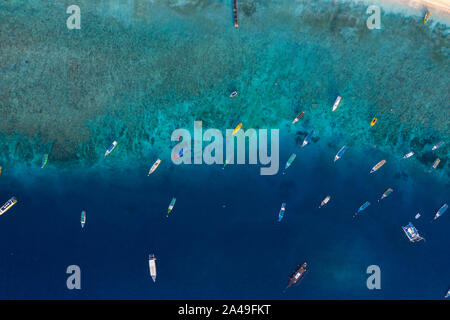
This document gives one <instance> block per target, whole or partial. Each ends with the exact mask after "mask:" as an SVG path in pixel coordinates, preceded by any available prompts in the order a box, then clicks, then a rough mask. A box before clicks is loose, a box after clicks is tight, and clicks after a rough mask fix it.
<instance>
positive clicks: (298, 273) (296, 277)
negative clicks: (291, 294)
mask: <svg viewBox="0 0 450 320" xmlns="http://www.w3.org/2000/svg"><path fill="white" fill-rule="evenodd" d="M307 265H308V264H307V263H306V262H304V263H303V264H302V265H301V266H299V268H298V269H297V270H295V271H294V273H293V274H292V275H291V276H290V278H289V283H288V285H287V286H286V288H285V289H284V290H286V289H287V288H289V287H290V286H292V285H294V284H296V283H297V282H299V281H300V280H301V279H303V277H304V275H305V274H306V272H307V270H306V267H307Z"/></svg>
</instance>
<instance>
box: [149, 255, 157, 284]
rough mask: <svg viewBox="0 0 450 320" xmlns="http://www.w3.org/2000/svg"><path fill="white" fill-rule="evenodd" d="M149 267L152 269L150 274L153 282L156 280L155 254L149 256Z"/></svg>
mask: <svg viewBox="0 0 450 320" xmlns="http://www.w3.org/2000/svg"><path fill="white" fill-rule="evenodd" d="M148 268H149V269H150V276H151V277H152V280H153V282H156V258H155V255H154V254H150V255H149V256H148Z"/></svg>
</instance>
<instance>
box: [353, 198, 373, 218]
mask: <svg viewBox="0 0 450 320" xmlns="http://www.w3.org/2000/svg"><path fill="white" fill-rule="evenodd" d="M368 206H370V202H369V201H366V202H364V203H363V205H362V206H361V207H359V209H358V212H356V213H355V215H354V216H353V218H354V217H356V216H357V215H358V214H359V213H360V212H361V211H363V210H365V209H366V208H367V207H368Z"/></svg>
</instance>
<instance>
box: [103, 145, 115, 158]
mask: <svg viewBox="0 0 450 320" xmlns="http://www.w3.org/2000/svg"><path fill="white" fill-rule="evenodd" d="M116 146H117V141H113V143H112V144H111V145H110V146H109V148H108V149H106V152H105V158H106V156H107V155H109V154H110V153H111V152H113V150H114V149H115V148H116Z"/></svg>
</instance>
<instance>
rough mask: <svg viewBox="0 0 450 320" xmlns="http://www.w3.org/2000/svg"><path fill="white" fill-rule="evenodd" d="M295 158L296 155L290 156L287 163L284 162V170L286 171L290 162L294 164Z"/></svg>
mask: <svg viewBox="0 0 450 320" xmlns="http://www.w3.org/2000/svg"><path fill="white" fill-rule="evenodd" d="M296 156H297V155H296V154H295V153H293V154H291V156H290V157H289V159H288V161H287V162H286V165H285V166H284V170H286V169H287V168H289V167H290V165H291V164H292V162H294V160H295V157H296Z"/></svg>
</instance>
